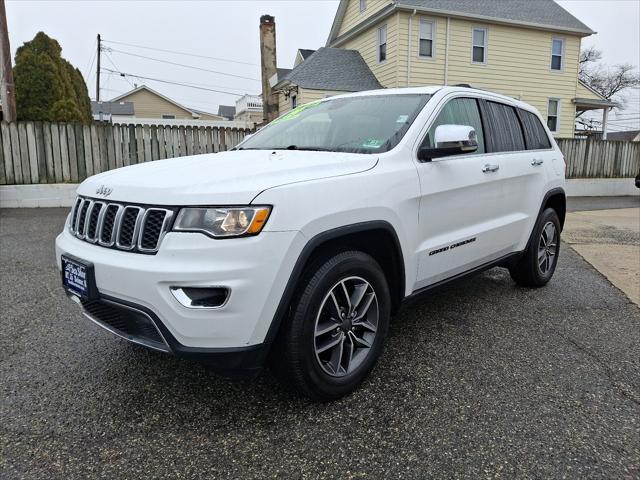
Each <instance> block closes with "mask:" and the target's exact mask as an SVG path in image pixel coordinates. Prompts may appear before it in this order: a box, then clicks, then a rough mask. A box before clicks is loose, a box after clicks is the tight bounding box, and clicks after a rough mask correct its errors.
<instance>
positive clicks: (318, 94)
mask: <svg viewBox="0 0 640 480" xmlns="http://www.w3.org/2000/svg"><path fill="white" fill-rule="evenodd" d="M343 93H348V92H339V91H335V90H309V89H307V88H300V87H298V105H303V104H305V103H310V102H315V101H316V100H322V99H323V98H327V97H333V96H334V95H341V94H343ZM278 106H279V109H280V110H279V112H278V113H279V115H283V114H285V113H287V112H288V111H289V110H291V100H290V99H289V98H285V96H284V94H283V93H279V94H278Z"/></svg>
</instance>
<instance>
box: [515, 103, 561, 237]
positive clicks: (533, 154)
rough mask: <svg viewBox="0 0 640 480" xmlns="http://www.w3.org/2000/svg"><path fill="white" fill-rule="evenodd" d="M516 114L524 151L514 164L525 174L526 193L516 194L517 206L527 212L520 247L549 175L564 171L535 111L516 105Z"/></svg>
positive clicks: (533, 220) (536, 213)
mask: <svg viewBox="0 0 640 480" xmlns="http://www.w3.org/2000/svg"><path fill="white" fill-rule="evenodd" d="M517 112H518V117H519V118H520V123H521V125H522V131H523V133H524V141H525V145H526V148H527V155H526V156H524V158H523V159H522V161H521V162H520V163H519V165H518V166H517V168H518V170H519V173H520V175H522V176H524V177H526V184H527V192H528V195H526V196H522V197H520V198H519V201H520V209H521V210H522V211H523V212H527V214H528V216H529V222H528V225H527V228H526V229H525V231H524V232H523V233H522V235H523V236H522V237H521V239H520V245H519V249H520V250H522V249H524V247H525V245H526V243H527V241H528V240H529V235H530V233H531V231H532V229H533V225H534V224H535V221H536V219H537V216H538V212H539V210H540V205H541V203H542V200H543V197H544V195H545V193H546V190H547V189H546V185H547V184H548V182H549V181H550V180H551V179H550V178H549V177H550V175H551V176H555V177H561V176H562V175H563V174H564V163H563V161H562V155H561V154H560V152H559V151H558V150H556V149H555V148H553V144H552V142H551V140H550V138H549V134H548V133H547V130H546V129H545V128H544V126H543V125H542V121H541V119H540V117H539V116H538V115H536V114H535V113H533V112H530V111H528V110H525V109H522V108H518V109H517Z"/></svg>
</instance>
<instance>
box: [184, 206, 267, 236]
mask: <svg viewBox="0 0 640 480" xmlns="http://www.w3.org/2000/svg"><path fill="white" fill-rule="evenodd" d="M270 212H271V207H230V208H226V207H220V208H183V209H181V210H180V212H179V213H178V217H177V218H176V222H175V224H174V226H173V229H174V230H177V231H181V232H201V233H205V234H207V235H209V236H211V237H216V238H217V237H240V236H244V235H257V234H258V233H260V231H261V230H262V227H264V224H265V223H266V222H267V218H269V213H270Z"/></svg>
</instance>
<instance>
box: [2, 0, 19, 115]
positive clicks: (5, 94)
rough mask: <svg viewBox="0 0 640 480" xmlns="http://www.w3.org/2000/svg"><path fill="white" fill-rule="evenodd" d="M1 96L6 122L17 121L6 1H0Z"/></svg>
mask: <svg viewBox="0 0 640 480" xmlns="http://www.w3.org/2000/svg"><path fill="white" fill-rule="evenodd" d="M0 90H1V91H0V95H1V96H2V115H3V120H5V121H6V122H15V121H16V87H15V85H14V83H13V68H12V66H11V48H10V46H9V30H8V29H7V11H6V10H5V8H4V0H0Z"/></svg>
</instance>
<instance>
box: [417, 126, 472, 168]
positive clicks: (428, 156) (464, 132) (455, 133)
mask: <svg viewBox="0 0 640 480" xmlns="http://www.w3.org/2000/svg"><path fill="white" fill-rule="evenodd" d="M433 143H434V145H435V147H420V149H419V150H418V160H421V161H423V162H429V161H431V160H433V159H434V158H439V157H447V156H449V155H460V154H463V153H471V152H475V151H476V150H477V149H478V136H477V135H476V131H475V129H474V128H473V127H470V126H467V125H440V126H439V127H437V128H436V131H435V134H434V142H433Z"/></svg>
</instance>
